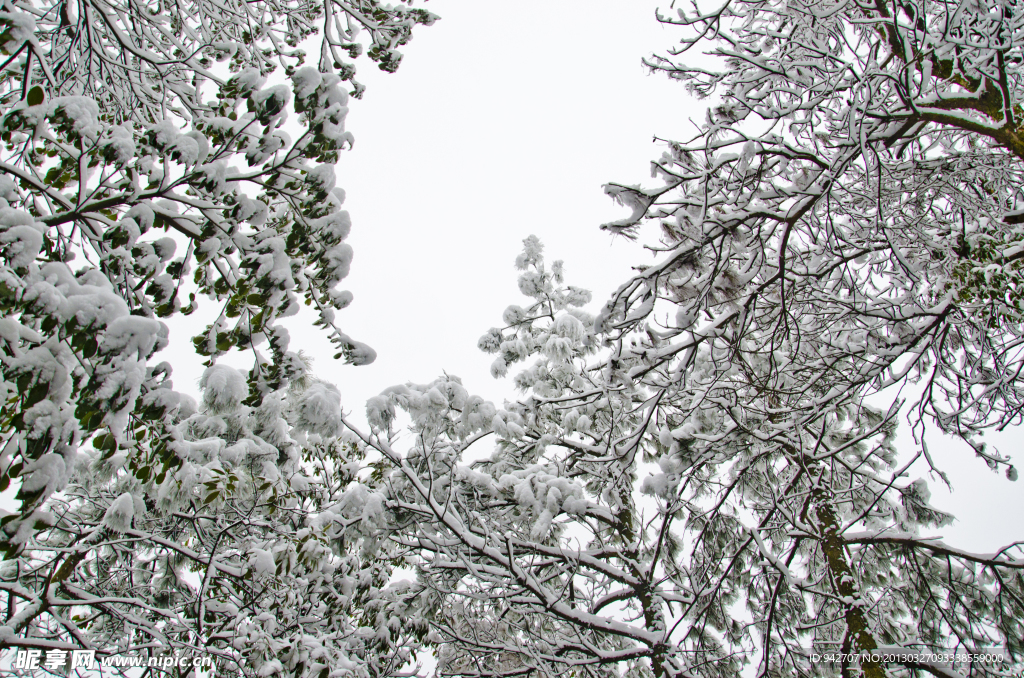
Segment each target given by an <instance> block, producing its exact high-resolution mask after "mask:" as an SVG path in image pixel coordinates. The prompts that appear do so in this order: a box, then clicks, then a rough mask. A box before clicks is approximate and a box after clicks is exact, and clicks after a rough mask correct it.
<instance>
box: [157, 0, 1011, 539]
mask: <svg viewBox="0 0 1024 678" xmlns="http://www.w3.org/2000/svg"><path fill="white" fill-rule="evenodd" d="M418 6H421V7H426V8H427V9H429V10H430V11H432V12H434V13H435V14H438V15H440V16H441V17H442V19H441V20H440V21H439V22H437V23H436V24H435V25H434V26H432V27H419V29H418V30H417V31H416V32H415V36H414V39H413V41H412V42H411V43H410V44H409V45H407V46H406V47H405V48H404V49H403V51H404V52H405V55H406V56H405V60H404V61H403V63H402V66H401V68H400V69H399V71H398V73H396V74H385V73H382V72H380V71H378V70H377V69H376V68H375V66H374V65H372V64H371V63H369V62H368V61H367V60H365V59H361V60H360V62H361V63H360V65H359V76H358V77H359V79H360V80H361V81H363V82H364V83H365V84H366V85H367V86H368V88H367V92H366V94H365V96H364V98H363V100H361V101H353V102H352V105H351V106H350V108H351V113H350V115H349V118H348V128H349V129H350V130H351V131H352V132H353V134H354V135H355V139H356V143H355V148H354V149H353V150H352V151H351V152H347V153H344V154H342V158H341V161H340V163H339V165H338V169H337V173H338V184H339V185H340V186H342V187H344V188H345V190H346V191H347V193H348V200H347V203H346V207H347V208H348V209H349V211H350V212H351V214H352V218H353V229H352V235H351V237H350V242H351V244H352V246H353V247H354V248H355V252H356V258H355V261H354V263H353V267H352V274H351V276H350V277H349V278H348V280H347V281H346V282H347V287H348V289H351V290H352V292H353V293H354V295H355V301H354V302H353V304H352V306H351V307H350V308H348V309H346V310H345V311H342V312H340V313H339V314H338V320H339V326H341V327H342V329H344V330H345V331H346V332H348V333H349V334H350V335H352V336H353V337H354V338H356V339H358V340H360V341H364V342H366V343H368V344H370V345H371V346H373V347H374V348H375V349H376V351H377V353H378V358H377V361H376V363H374V364H373V365H370V366H366V367H358V368H353V367H348V366H344V365H342V364H341V363H340V362H336V361H333V360H332V359H331V355H332V354H333V350H332V349H331V347H330V345H329V344H328V343H327V341H326V339H325V338H324V337H323V336H322V335H321V334H319V333H318V332H317V331H316V330H315V329H313V328H311V327H310V328H309V329H305V328H304V326H303V324H302V323H301V322H295V323H292V325H291V326H292V337H293V343H292V346H293V348H301V349H303V350H304V351H306V352H308V353H310V354H312V355H313V356H314V358H315V363H314V371H315V372H316V373H317V374H318V376H320V377H322V378H324V379H326V380H328V381H331V382H334V383H336V384H337V385H338V386H339V387H340V389H341V391H342V394H343V403H344V404H345V406H346V408H348V409H350V410H356V411H357V412H360V413H361V411H362V407H363V403H365V401H366V399H367V398H368V397H369V396H371V395H375V394H376V393H379V392H380V391H381V390H382V389H383V388H385V387H387V386H389V385H392V384H397V383H404V382H406V381H413V382H427V381H430V380H432V379H434V378H435V377H437V376H439V375H441V374H442V372H445V371H446V372H448V373H449V374H455V375H458V376H460V377H462V378H463V382H464V383H465V385H466V386H467V388H468V389H469V390H470V391H471V392H473V393H478V394H480V395H482V396H484V397H486V398H489V399H491V400H494V401H496V402H498V403H500V402H501V401H502V400H504V399H506V398H514V397H515V395H516V394H515V392H514V391H513V389H512V388H511V385H510V384H509V383H508V382H507V381H495V380H493V379H491V377H490V376H489V374H488V365H489V364H490V362H491V360H492V359H493V356H487V355H484V354H482V353H480V352H479V351H478V350H477V349H476V340H477V338H478V337H479V336H480V335H481V334H483V332H485V331H486V330H487V328H489V327H491V326H492V325H498V324H500V318H501V312H502V310H503V309H504V308H505V306H507V305H508V304H510V303H519V302H520V301H521V298H520V295H519V292H518V289H517V287H516V283H515V278H516V273H515V271H514V270H513V267H512V262H513V260H514V259H515V256H516V254H517V253H518V252H519V249H520V246H521V242H522V239H523V238H525V237H526V236H527V235H530V234H531V233H533V234H537V235H538V236H539V237H540V238H541V239H542V240H543V242H544V243H545V245H546V246H547V249H546V254H547V255H548V259H549V260H552V259H558V258H560V259H564V260H565V262H566V271H567V278H568V281H569V282H570V283H572V284H577V285H580V286H582V287H587V288H589V289H591V290H592V291H593V292H594V294H595V303H594V306H595V308H596V307H597V306H598V304H600V303H601V302H602V301H603V299H604V298H605V297H606V296H607V294H608V293H610V292H611V291H612V290H613V289H614V288H615V287H616V286H618V284H619V283H621V282H622V281H624V280H625V279H626V277H627V276H628V275H629V267H630V266H632V265H636V264H640V263H646V262H648V261H650V257H649V255H647V254H646V253H645V252H644V251H643V250H642V249H641V248H640V247H639V246H638V245H635V244H631V243H629V242H627V241H625V240H623V239H612V238H611V237H610V236H609V235H607V234H605V233H603V232H601V231H599V230H598V225H599V224H601V223H603V222H607V221H611V220H613V219H617V218H620V217H621V216H622V214H623V212H624V209H623V208H621V207H618V206H616V205H614V204H613V203H612V202H611V201H610V200H609V199H608V198H607V197H606V196H604V194H603V193H602V190H601V186H602V184H604V183H607V182H609V181H615V182H620V183H643V182H649V181H650V175H649V167H650V165H649V163H650V161H651V160H652V159H654V158H656V157H658V156H659V155H660V154H661V148H660V147H659V146H658V145H657V144H655V143H652V138H653V137H654V136H659V137H662V138H676V139H678V138H682V137H688V136H690V135H691V134H692V133H693V132H694V131H695V129H696V127H695V126H694V124H693V123H692V122H691V119H693V120H694V121H695V122H697V123H699V122H700V121H701V120H702V119H703V118H704V108H705V106H704V104H703V103H701V102H698V101H695V100H693V99H691V98H690V97H688V96H687V95H686V92H685V90H684V88H683V87H682V85H680V84H678V83H672V82H670V81H668V80H667V79H666V78H665V77H664V76H661V75H648V74H647V73H646V71H645V70H644V68H643V67H642V65H641V58H642V57H643V56H645V55H648V54H650V53H652V52H664V50H666V49H667V48H668V47H670V46H671V45H672V44H673V42H674V38H673V29H672V28H671V27H662V26H661V25H659V24H658V23H657V21H655V18H654V10H655V7H656V6H657V3H655V2H652V1H651V0H629V1H625V0H587V1H583V0H520V1H519V2H516V3H499V2H479V1H472V0H430V1H429V2H426V3H422V2H421V3H419V5H418ZM646 235H647V237H648V238H653V237H654V236H653V234H651V233H648V234H646ZM306 327H308V325H307V326H306ZM180 340H182V341H184V337H181V338H180ZM199 373H200V372H199V368H198V366H196V367H186V366H185V365H180V366H179V365H178V364H176V366H175V375H176V379H175V381H176V382H177V384H178V386H179V388H190V387H192V388H194V384H195V383H196V381H197V380H198V376H199ZM1019 440H1020V438H1019V435H1018V433H1017V432H1011V433H1009V434H1004V435H1002V436H1001V437H1000V438H998V439H996V440H995V442H996V443H997V444H998V445H999V446H1000V448H1001V449H1002V450H1003V451H1006V452H1010V453H1011V454H1012V453H1013V452H1014V451H1015V448H1018V447H1020V442H1019ZM931 449H932V451H933V453H934V454H935V455H936V456H937V458H939V459H947V460H955V463H954V464H953V465H952V466H951V467H950V468H952V469H953V473H952V476H953V481H954V483H955V489H956V495H955V496H954V497H950V496H949V495H948V494H947V493H946V492H945V491H944V490H943V489H942V488H941V486H940V485H939V484H938V483H936V482H934V481H933V482H932V483H931V486H932V489H933V491H934V493H935V503H936V504H937V505H939V506H940V507H943V508H946V509H948V510H951V511H952V512H954V513H955V514H956V515H957V516H958V517H959V518H960V520H959V522H958V523H957V525H955V526H954V527H952V528H947V529H946V530H944V535H945V536H946V537H947V538H950V539H951V541H954V542H956V543H958V544H960V545H962V546H964V547H966V548H974V549H989V548H993V547H996V546H998V545H1002V544H1004V543H1006V542H1008V541H1011V540H1013V539H1015V538H1021V537H1022V536H1024V535H1022V534H1021V532H1022V530H1021V529H1020V520H1019V516H1020V515H1021V512H1022V510H1024V495H1022V493H1021V485H1019V484H1015V483H1010V482H1008V481H1006V480H1005V479H1004V478H1003V477H1002V476H1001V475H995V474H992V473H991V472H989V471H988V470H987V469H986V468H985V467H984V465H983V464H982V463H981V462H980V461H978V460H975V459H973V458H972V455H970V453H969V452H965V451H964V450H963V449H960V448H957V447H955V446H952V445H950V444H949V443H948V441H942V440H937V439H936V440H933V441H931ZM923 472H924V471H923V470H922V471H919V472H918V473H916V474H913V475H914V477H918V476H920V475H921V474H922V473H923Z"/></svg>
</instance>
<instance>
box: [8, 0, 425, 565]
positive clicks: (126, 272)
mask: <svg viewBox="0 0 1024 678" xmlns="http://www.w3.org/2000/svg"><path fill="white" fill-rule="evenodd" d="M433 19H434V17H433V16H432V15H430V14H429V13H427V12H425V11H423V10H419V9H413V8H411V7H409V6H407V5H404V4H400V5H398V6H383V5H380V4H378V3H377V2H374V1H373V0H359V1H357V2H354V3H343V4H335V3H326V4H324V3H307V2H303V1H300V2H255V3H253V2H228V3H212V4H211V3H207V2H195V3H192V2H188V3H173V4H170V5H168V4H165V3H151V4H142V5H140V4H138V3H116V2H115V3H106V2H101V3H93V2H88V1H82V2H77V1H76V2H52V3H43V4H41V5H40V4H38V3H31V2H21V1H20V0H3V3H2V5H0V51H2V59H3V66H2V68H3V72H2V75H0V116H2V117H0V126H2V129H0V137H2V141H3V147H2V151H0V170H2V171H0V253H2V268H0V312H2V314H3V316H4V320H3V323H4V325H3V332H2V336H0V347H2V360H3V381H2V385H3V386H2V388H3V389H4V390H3V394H4V398H3V401H4V413H3V419H2V421H3V437H4V443H5V447H4V449H3V453H2V456H0V488H6V487H7V486H8V484H9V483H11V482H12V481H13V480H14V479H15V478H20V482H21V483H22V484H21V489H20V494H19V499H20V500H21V501H22V510H21V513H20V517H17V518H11V517H9V518H10V519H8V520H7V522H6V523H5V527H4V529H3V538H2V539H0V541H2V542H4V543H5V544H6V546H5V548H6V549H7V550H8V551H9V552H14V551H16V550H17V549H18V548H20V547H19V544H22V543H24V540H25V538H26V536H27V532H26V530H28V531H31V529H32V528H31V525H32V523H33V522H34V521H38V520H45V516H41V515H37V516H35V518H31V516H32V515H33V511H36V510H37V509H38V508H39V507H40V505H41V501H42V500H43V499H45V497H47V496H49V495H50V494H51V493H52V492H53V491H55V490H58V489H60V488H61V487H62V486H63V485H64V483H65V482H67V480H68V477H69V474H70V473H71V467H72V466H73V463H74V457H75V450H76V448H77V446H78V445H79V443H80V442H81V441H82V440H84V439H87V438H88V437H90V436H91V435H92V434H93V433H94V432H97V431H101V430H107V431H108V432H109V434H110V435H111V436H113V439H114V441H115V444H116V447H117V449H130V448H132V447H133V446H134V447H135V448H136V452H137V454H138V456H135V455H132V458H131V464H132V467H133V469H135V470H136V472H138V473H150V474H151V475H153V476H156V475H158V474H160V473H162V472H166V471H168V470H170V469H171V467H173V466H174V465H175V464H177V461H175V457H174V454H173V453H171V452H170V448H169V447H168V444H169V443H171V442H172V441H173V440H174V439H175V433H174V432H173V426H171V425H170V424H168V422H167V420H166V417H168V416H172V415H173V413H174V411H175V410H176V408H178V407H179V400H180V398H179V397H178V396H177V395H175V393H174V392H173V390H172V389H171V381H170V378H169V377H170V372H171V370H170V366H169V365H167V364H160V365H154V364H150V362H149V359H150V357H151V356H152V355H153V354H154V352H156V351H158V350H160V349H161V348H163V347H164V346H166V345H167V342H168V331H167V328H166V326H165V325H164V323H162V322H161V320H160V319H161V318H167V317H171V316H174V315H176V314H185V315H188V314H190V313H192V312H194V311H195V310H196V308H197V307H198V306H199V305H200V303H201V302H202V301H203V299H204V298H205V299H207V300H208V302H207V303H211V304H212V306H208V307H207V308H206V312H207V313H208V316H209V317H212V318H214V320H213V322H211V323H210V324H209V325H208V326H207V327H206V328H205V329H204V330H203V331H201V332H200V333H199V334H198V335H197V336H196V337H195V338H194V340H193V341H194V345H195V350H196V351H197V353H198V354H199V355H201V356H205V357H206V359H207V360H208V361H209V362H210V363H212V362H214V361H216V359H217V357H218V356H220V355H222V354H223V353H225V352H227V351H231V350H242V351H248V352H251V353H252V354H253V356H254V359H255V366H254V367H253V370H252V371H251V373H250V374H249V375H248V378H247V381H248V385H247V387H246V389H247V396H246V401H247V402H248V403H249V404H250V405H258V404H259V402H260V401H261V399H262V398H263V397H265V396H266V395H267V394H269V393H271V392H273V391H275V390H277V389H279V388H282V387H284V386H287V384H288V383H289V381H290V380H292V379H294V378H295V377H297V376H298V375H300V374H301V373H302V372H303V371H304V367H303V365H302V362H301V361H300V360H299V359H298V356H297V354H296V353H295V352H294V351H292V350H289V337H288V333H287V331H286V330H285V329H284V328H283V327H282V326H281V325H280V324H279V321H280V319H282V318H284V317H287V316H290V315H294V314H295V313H296V312H297V311H298V309H299V307H300V305H301V304H303V303H305V304H307V305H311V306H312V307H313V308H314V309H315V310H316V311H317V312H318V314H319V319H318V321H317V323H318V324H319V325H321V326H323V327H324V328H325V329H326V331H327V332H328V333H329V335H330V338H331V341H332V342H334V344H335V345H336V346H337V350H338V357H345V358H346V359H347V361H349V362H351V363H355V364H365V363H368V362H371V361H372V360H373V359H374V357H375V354H374V352H373V350H372V349H371V348H369V347H368V346H365V345H363V344H361V343H360V342H358V341H355V340H353V339H351V338H350V337H349V336H348V335H347V334H345V333H344V332H342V331H341V330H340V329H339V328H338V326H337V325H336V322H335V312H336V311H337V310H338V309H341V308H344V307H345V306H346V305H348V303H349V302H350V301H351V299H352V295H351V294H350V293H349V292H347V291H344V290H342V289H339V287H338V285H339V283H340V281H341V280H342V279H343V278H345V276H346V275H347V274H348V271H349V266H350V263H351V260H352V248H351V247H350V246H349V245H348V244H347V243H345V242H344V241H345V238H346V236H347V235H348V232H349V229H350V219H349V216H348V213H347V212H345V211H344V210H342V209H341V205H342V203H343V201H344V195H345V194H344V191H343V190H342V189H341V188H340V187H338V186H336V185H335V183H336V182H335V175H334V169H333V165H334V163H335V162H337V160H338V154H339V152H340V151H341V150H343V149H345V148H347V147H348V146H350V145H351V144H352V140H353V139H352V135H351V134H350V133H349V132H348V131H346V129H345V116H346V113H347V111H348V108H347V106H348V100H349V96H350V91H349V90H351V91H352V93H354V94H355V95H356V96H358V95H359V94H360V93H361V91H362V87H361V86H360V85H359V84H358V83H356V82H355V81H354V80H352V78H353V75H354V72H355V69H354V67H353V65H352V64H351V63H350V61H351V59H353V58H355V57H356V56H357V55H358V54H359V53H360V52H361V50H362V49H363V45H364V43H365V44H368V45H369V46H370V49H369V56H370V58H372V59H373V60H375V61H376V62H378V64H379V66H380V67H381V68H384V69H385V70H394V68H396V67H397V65H398V62H399V60H400V58H401V55H400V53H399V52H398V51H397V50H398V48H399V47H400V46H401V45H403V44H405V43H406V42H407V41H408V40H409V39H410V36H411V33H410V31H411V29H412V27H413V26H414V25H415V24H417V23H420V24H429V23H431V22H432V21H433ZM315 32H319V34H320V35H319V37H320V43H319V53H317V54H313V55H311V57H310V58H308V59H307V54H306V53H305V51H304V49H303V48H302V47H299V43H300V42H303V41H304V40H305V39H306V38H307V37H309V36H311V35H313V34H314V33H315ZM361 32H362V34H363V35H364V36H368V37H367V38H365V39H362V41H360V39H359V38H358V36H359V35H360V33H361ZM306 44H307V43H306V42H303V45H306ZM272 83H279V84H272ZM289 116H291V118H292V120H293V122H296V123H298V124H297V125H293V126H292V127H293V129H294V128H297V129H298V132H297V133H296V135H295V136H296V138H294V139H293V138H292V134H289V133H287V132H285V131H284V129H283V128H282V125H283V124H284V122H285V121H286V120H287V119H288V118H289ZM143 469H149V470H148V471H143ZM12 520H13V522H12ZM23 521H25V522H23Z"/></svg>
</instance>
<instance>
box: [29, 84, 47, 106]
mask: <svg viewBox="0 0 1024 678" xmlns="http://www.w3.org/2000/svg"><path fill="white" fill-rule="evenodd" d="M45 98H46V97H45V96H43V88H42V87H40V86H39V85H36V86H35V87H33V88H32V89H30V90H29V91H28V96H27V97H25V99H26V101H28V105H29V106H38V105H39V104H41V103H43V99H45Z"/></svg>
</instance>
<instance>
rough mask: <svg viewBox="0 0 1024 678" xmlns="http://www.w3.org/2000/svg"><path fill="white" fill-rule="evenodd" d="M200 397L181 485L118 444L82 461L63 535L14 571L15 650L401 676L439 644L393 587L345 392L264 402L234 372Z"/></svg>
mask: <svg viewBox="0 0 1024 678" xmlns="http://www.w3.org/2000/svg"><path fill="white" fill-rule="evenodd" d="M306 381H307V382H308V381H309V380H308V379H307V380H306ZM202 387H203V399H202V402H201V403H200V404H199V405H198V406H197V404H196V403H195V402H194V401H191V400H190V399H188V398H187V397H183V398H181V399H180V400H179V403H178V407H177V408H176V410H175V413H174V415H173V417H172V420H173V424H174V426H175V427H176V430H177V431H179V432H180V436H178V437H176V438H175V439H174V440H173V441H171V442H169V443H168V447H169V449H170V451H171V453H173V454H174V455H175V456H176V458H178V459H179V460H180V463H179V464H178V465H177V466H176V467H175V468H174V469H173V470H171V471H169V472H167V473H166V474H161V475H160V476H157V477H148V478H140V477H139V475H138V474H136V473H133V472H131V471H130V470H129V469H128V468H127V465H128V464H129V463H130V459H131V458H132V456H133V454H132V452H131V451H126V450H124V449H121V448H118V447H117V446H116V445H114V444H113V441H112V440H110V438H109V437H106V436H101V437H99V438H97V439H96V441H95V446H94V447H93V448H92V449H88V450H83V451H82V452H81V453H80V455H79V460H78V463H77V464H75V466H74V468H73V470H72V471H71V473H70V479H69V481H68V484H67V486H66V487H65V488H64V490H63V491H62V492H60V493H59V494H58V495H56V496H54V497H53V498H52V499H51V500H50V502H49V503H48V505H47V506H48V510H49V515H50V516H52V518H51V519H50V523H51V524H50V525H49V526H47V527H45V528H42V529H36V530H34V531H33V532H32V533H31V534H30V535H29V536H28V538H27V540H26V543H25V544H24V549H23V551H22V554H21V556H20V557H19V558H16V559H8V560H6V561H5V562H4V563H3V570H2V572H0V591H3V592H5V593H6V594H7V595H8V596H10V597H12V599H13V600H14V601H16V602H15V603H12V604H11V606H10V608H8V612H9V615H8V616H7V617H5V619H4V624H3V625H2V626H0V640H2V641H4V642H5V643H9V644H10V645H16V646H29V647H37V648H65V649H72V648H81V647H86V648H94V649H97V650H98V651H99V652H100V653H101V654H104V655H105V654H125V655H127V656H133V655H138V654H139V653H144V654H152V655H161V654H167V653H170V652H178V653H179V654H180V653H182V652H185V653H190V654H194V655H197V656H198V655H202V654H207V653H209V654H211V655H212V656H213V657H214V658H215V660H216V662H217V669H216V670H217V672H218V675H221V674H224V675H247V676H256V675H258V676H270V675H274V674H278V673H287V674H289V675H296V676H311V677H319V678H325V677H327V676H340V675H355V676H366V677H369V676H381V675H391V674H395V673H398V672H400V670H401V669H403V668H405V667H406V666H407V665H408V664H409V662H410V660H411V659H412V658H413V654H414V652H415V650H416V649H417V648H418V647H419V646H420V639H421V638H422V636H423V635H424V631H423V629H422V628H421V627H417V626H416V623H415V622H416V617H415V615H413V614H411V613H410V609H411V608H412V607H413V606H414V604H415V603H416V601H417V597H416V594H415V592H414V591H412V589H411V587H410V586H409V584H408V583H404V582H392V574H393V570H394V565H395V564H396V563H397V564H401V563H400V561H396V560H393V559H388V558H386V557H384V554H383V553H382V552H381V550H380V549H381V541H382V539H385V536H384V532H383V528H384V526H385V520H384V516H383V513H384V508H385V505H384V504H385V497H384V493H383V490H384V488H383V486H382V485H381V483H380V482H379V479H377V480H374V479H373V478H371V477H370V476H369V474H367V473H364V472H363V470H364V468H365V459H364V452H365V446H364V445H363V444H362V443H361V442H360V441H359V440H358V439H357V438H356V437H355V436H353V435H351V434H347V435H346V434H344V433H343V432H342V430H341V411H340V395H339V393H338V390H337V389H336V388H335V387H334V386H332V385H329V384H325V383H320V382H315V381H313V382H312V383H302V382H298V383H295V384H293V386H292V388H290V389H285V390H280V391H276V392H274V393H271V394H268V395H267V396H266V397H264V398H263V400H262V402H261V403H260V405H259V406H255V407H254V406H249V405H246V404H245V403H244V402H243V400H244V399H245V397H246V396H247V394H248V387H247V384H246V377H245V375H244V374H242V373H241V372H239V371H237V370H235V369H233V368H230V367H226V366H222V365H214V366H212V367H210V368H208V369H207V370H206V372H205V374H204V375H203V379H202ZM385 541H386V540H385Z"/></svg>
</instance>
